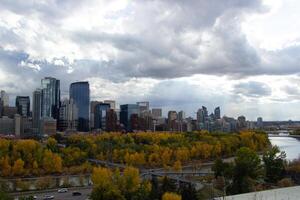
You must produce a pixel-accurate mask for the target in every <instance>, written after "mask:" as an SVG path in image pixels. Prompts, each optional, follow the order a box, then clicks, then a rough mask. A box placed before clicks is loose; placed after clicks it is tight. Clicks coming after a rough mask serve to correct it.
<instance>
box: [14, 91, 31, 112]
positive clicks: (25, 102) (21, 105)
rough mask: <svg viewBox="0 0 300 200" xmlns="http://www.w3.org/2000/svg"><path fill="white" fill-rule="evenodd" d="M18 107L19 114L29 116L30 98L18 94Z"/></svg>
mask: <svg viewBox="0 0 300 200" xmlns="http://www.w3.org/2000/svg"><path fill="white" fill-rule="evenodd" d="M16 107H17V109H18V114H19V115H21V116H23V117H29V115H30V98H29V97H28V96H17V97H16Z"/></svg>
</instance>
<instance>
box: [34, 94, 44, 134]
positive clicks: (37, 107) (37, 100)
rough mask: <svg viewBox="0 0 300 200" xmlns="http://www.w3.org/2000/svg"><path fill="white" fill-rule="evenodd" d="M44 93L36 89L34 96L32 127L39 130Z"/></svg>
mask: <svg viewBox="0 0 300 200" xmlns="http://www.w3.org/2000/svg"><path fill="white" fill-rule="evenodd" d="M41 98H42V92H41V90H40V89H36V90H35V91H34V92H33V94H32V127H33V128H36V129H38V128H39V124H40V119H41V100H42V99H41Z"/></svg>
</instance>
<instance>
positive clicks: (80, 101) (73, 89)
mask: <svg viewBox="0 0 300 200" xmlns="http://www.w3.org/2000/svg"><path fill="white" fill-rule="evenodd" d="M70 100H73V102H74V104H75V106H76V107H77V111H78V113H77V114H78V120H77V121H78V127H77V130H78V131H83V132H87V131H89V123H90V122H89V117H90V116H89V111H90V86H89V83H88V82H75V83H72V84H71V86H70Z"/></svg>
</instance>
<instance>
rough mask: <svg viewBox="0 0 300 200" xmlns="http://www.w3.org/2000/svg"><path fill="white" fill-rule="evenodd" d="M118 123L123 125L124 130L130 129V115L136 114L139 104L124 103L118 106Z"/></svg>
mask: <svg viewBox="0 0 300 200" xmlns="http://www.w3.org/2000/svg"><path fill="white" fill-rule="evenodd" d="M120 108H121V111H120V123H121V124H123V125H124V128H125V129H126V131H129V132H130V131H132V129H133V127H132V117H133V116H134V115H138V113H139V106H138V105H137V104H125V105H121V106H120Z"/></svg>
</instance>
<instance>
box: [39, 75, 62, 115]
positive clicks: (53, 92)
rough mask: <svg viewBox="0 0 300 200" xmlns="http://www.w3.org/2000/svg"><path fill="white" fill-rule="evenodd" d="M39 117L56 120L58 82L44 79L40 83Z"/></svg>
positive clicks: (58, 95)
mask: <svg viewBox="0 0 300 200" xmlns="http://www.w3.org/2000/svg"><path fill="white" fill-rule="evenodd" d="M41 84H42V85H41V92H42V93H41V116H42V117H52V118H54V119H58V117H59V106H60V81H59V80H57V79H55V78H52V77H45V78H44V79H42V81H41Z"/></svg>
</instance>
